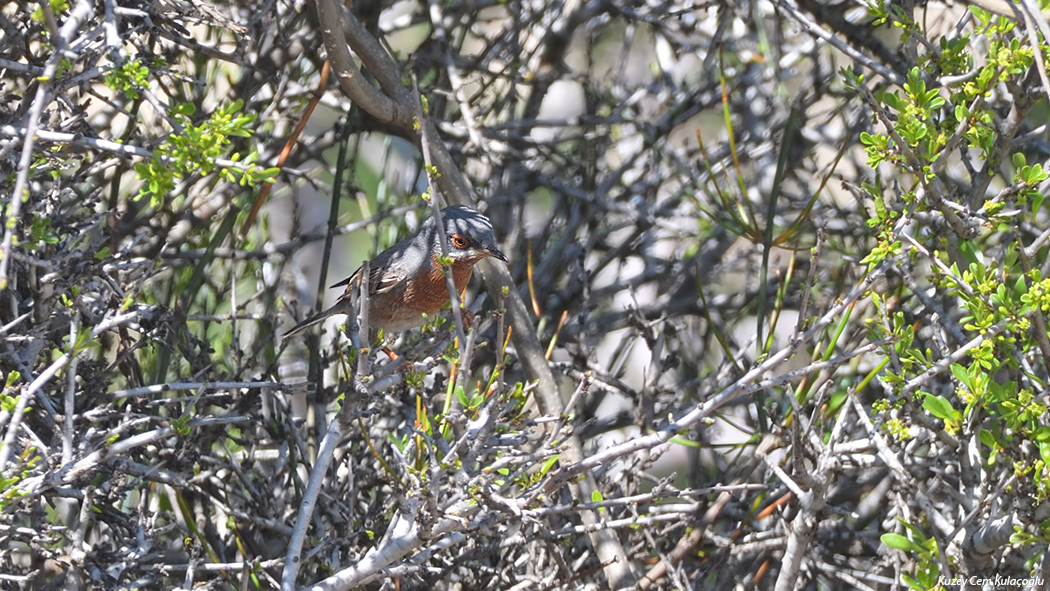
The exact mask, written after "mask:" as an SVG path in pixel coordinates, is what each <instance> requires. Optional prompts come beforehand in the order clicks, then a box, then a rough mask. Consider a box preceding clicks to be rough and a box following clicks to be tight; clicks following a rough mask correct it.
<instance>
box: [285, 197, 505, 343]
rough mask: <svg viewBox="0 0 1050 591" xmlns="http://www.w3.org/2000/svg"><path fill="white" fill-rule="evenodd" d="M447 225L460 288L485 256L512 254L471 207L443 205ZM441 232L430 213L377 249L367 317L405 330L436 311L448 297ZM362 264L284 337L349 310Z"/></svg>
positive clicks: (373, 322) (371, 270)
mask: <svg viewBox="0 0 1050 591" xmlns="http://www.w3.org/2000/svg"><path fill="white" fill-rule="evenodd" d="M441 220H442V222H443V223H444V226H445V240H446V241H447V244H448V255H449V258H451V259H452V264H451V265H450V266H449V269H450V270H451V271H452V280H453V281H454V282H455V284H456V291H462V290H463V288H464V287H466V285H467V282H468V281H470V273H471V271H473V270H474V263H476V262H478V261H480V260H481V259H483V258H485V257H494V258H497V259H499V260H501V261H504V262H506V261H507V257H506V255H504V254H503V253H502V252H500V250H499V249H498V248H497V247H496V237H495V236H493V234H492V223H491V222H489V219H488V218H487V217H485V216H483V215H481V214H480V213H478V212H476V211H474V210H473V209H471V208H469V207H465V206H463V205H454V206H452V207H446V208H445V209H443V210H441ZM440 256H441V235H440V234H438V228H437V220H436V219H435V218H434V217H433V216H431V217H430V218H428V219H427V221H425V222H423V224H422V225H421V226H419V230H418V231H416V233H415V234H413V235H412V236H409V237H408V238H405V239H404V240H402V241H401V242H398V243H397V244H395V245H393V246H391V247H390V248H388V249H386V250H384V251H383V252H381V253H379V254H378V255H376V257H375V258H374V259H372V262H371V263H369V273H368V323H369V325H370V326H372V327H374V328H381V329H383V330H385V331H388V332H389V331H395V332H396V331H401V330H405V329H409V328H413V327H416V326H421V325H422V324H423V321H424V317H423V314H426V315H427V316H433V315H434V314H436V313H437V312H438V311H439V310H441V308H442V306H444V305H445V303H447V302H448V301H449V294H448V286H447V284H446V283H445V275H444V272H443V270H442V268H441V263H440V262H438V257H440ZM360 274H361V268H360V267H359V268H358V269H357V270H356V271H354V274H353V275H351V276H350V277H347V278H346V279H344V280H342V281H340V282H339V283H336V284H335V285H333V286H332V287H342V286H344V285H345V286H346V290H345V291H344V292H343V295H341V296H339V299H338V300H336V302H335V304H334V305H332V307H331V308H328V309H327V310H325V311H324V312H321V313H320V314H318V315H316V316H313V317H311V318H308V319H306V320H304V321H303V322H301V323H299V324H297V325H296V326H295V327H293V328H292V329H291V330H289V331H288V332H286V333H284V336H285V338H287V337H290V336H294V335H296V334H298V333H300V332H302V331H303V330H305V329H306V328H308V327H310V326H313V325H315V324H317V323H319V322H322V321H323V320H324V319H326V318H328V317H329V316H331V315H333V314H349V313H350V312H351V302H352V301H353V295H354V292H355V291H357V290H358V289H360V282H359V275H360Z"/></svg>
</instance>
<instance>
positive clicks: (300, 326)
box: [282, 313, 328, 339]
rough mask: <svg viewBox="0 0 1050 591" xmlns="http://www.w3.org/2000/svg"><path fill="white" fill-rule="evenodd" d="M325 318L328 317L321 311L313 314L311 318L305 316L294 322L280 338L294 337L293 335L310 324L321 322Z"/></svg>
mask: <svg viewBox="0 0 1050 591" xmlns="http://www.w3.org/2000/svg"><path fill="white" fill-rule="evenodd" d="M325 318H328V317H327V316H325V315H324V314H323V313H321V314H318V315H317V316H314V317H312V318H307V319H306V320H303V321H302V322H300V323H299V324H296V325H295V326H293V327H292V328H291V329H290V330H288V332H286V333H284V335H283V337H282V338H284V339H288V338H290V337H294V336H295V335H297V334H299V333H301V332H303V331H305V330H306V329H308V328H310V327H311V326H313V325H315V324H318V323H320V322H322V321H323V320H324V319H325Z"/></svg>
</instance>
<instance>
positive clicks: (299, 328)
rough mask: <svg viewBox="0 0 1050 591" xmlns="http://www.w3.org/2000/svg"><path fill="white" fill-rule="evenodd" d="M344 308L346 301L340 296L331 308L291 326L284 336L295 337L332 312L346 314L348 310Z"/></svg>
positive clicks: (320, 321)
mask: <svg viewBox="0 0 1050 591" xmlns="http://www.w3.org/2000/svg"><path fill="white" fill-rule="evenodd" d="M343 308H345V303H344V302H343V300H342V298H340V299H339V301H337V302H336V303H335V305H333V306H332V307H331V308H328V309H327V310H325V311H324V312H319V313H317V314H315V315H313V316H311V317H309V318H307V319H306V320H303V321H302V322H300V323H299V324H296V325H295V326H293V327H292V328H290V329H289V330H288V332H286V333H284V335H283V338H285V339H287V338H289V337H294V336H295V335H297V334H299V333H301V332H303V331H305V330H306V329H308V328H310V327H311V326H313V325H315V324H320V323H322V322H324V320H325V319H326V318H328V317H329V316H331V315H332V314H345V313H346V311H345V310H344V309H343Z"/></svg>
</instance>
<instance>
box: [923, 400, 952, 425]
mask: <svg viewBox="0 0 1050 591" xmlns="http://www.w3.org/2000/svg"><path fill="white" fill-rule="evenodd" d="M922 407H923V408H925V409H926V410H927V411H928V412H929V413H930V414H931V415H933V416H935V417H937V418H938V419H941V420H944V421H948V422H955V421H956V418H955V409H954V408H952V404H951V403H950V402H948V399H947V398H945V397H943V396H935V395H933V394H927V395H926V399H925V400H923V401H922Z"/></svg>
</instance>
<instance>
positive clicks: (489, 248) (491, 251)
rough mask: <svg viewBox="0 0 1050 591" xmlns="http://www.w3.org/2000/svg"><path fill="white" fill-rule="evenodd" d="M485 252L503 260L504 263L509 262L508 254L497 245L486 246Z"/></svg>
mask: <svg viewBox="0 0 1050 591" xmlns="http://www.w3.org/2000/svg"><path fill="white" fill-rule="evenodd" d="M484 252H485V254H486V255H488V256H490V257H493V258H497V259H499V260H501V261H503V262H504V263H506V262H508V261H507V255H505V254H503V253H502V252H500V250H499V249H498V248H496V247H495V246H486V247H485V249H484Z"/></svg>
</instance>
